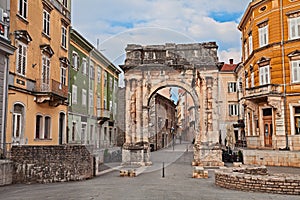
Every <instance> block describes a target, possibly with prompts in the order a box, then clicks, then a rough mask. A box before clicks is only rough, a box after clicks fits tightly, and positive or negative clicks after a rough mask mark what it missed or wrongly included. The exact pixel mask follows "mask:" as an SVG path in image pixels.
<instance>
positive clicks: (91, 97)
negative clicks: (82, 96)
mask: <svg viewBox="0 0 300 200" xmlns="http://www.w3.org/2000/svg"><path fill="white" fill-rule="evenodd" d="M89 100H90V101H89V102H90V108H93V107H94V97H93V90H90V95H89Z"/></svg>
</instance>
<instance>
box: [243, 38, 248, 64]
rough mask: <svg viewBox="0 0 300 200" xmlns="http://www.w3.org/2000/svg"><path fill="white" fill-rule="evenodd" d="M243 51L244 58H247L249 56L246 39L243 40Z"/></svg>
mask: <svg viewBox="0 0 300 200" xmlns="http://www.w3.org/2000/svg"><path fill="white" fill-rule="evenodd" d="M244 53H245V60H247V58H248V56H249V52H248V44H247V40H245V41H244Z"/></svg>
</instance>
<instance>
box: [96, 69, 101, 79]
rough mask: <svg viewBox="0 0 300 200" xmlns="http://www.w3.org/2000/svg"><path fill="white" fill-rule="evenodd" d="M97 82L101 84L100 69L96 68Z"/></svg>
mask: <svg viewBox="0 0 300 200" xmlns="http://www.w3.org/2000/svg"><path fill="white" fill-rule="evenodd" d="M97 72H98V73H97V81H98V83H100V82H101V68H100V67H98V70H97Z"/></svg>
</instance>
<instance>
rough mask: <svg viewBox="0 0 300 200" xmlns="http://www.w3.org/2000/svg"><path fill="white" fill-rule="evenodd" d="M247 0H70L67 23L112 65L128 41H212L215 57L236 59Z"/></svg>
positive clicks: (122, 58) (120, 55)
mask: <svg viewBox="0 0 300 200" xmlns="http://www.w3.org/2000/svg"><path fill="white" fill-rule="evenodd" d="M249 2H250V0H214V1H212V0H110V1H104V0H85V1H83V0H72V26H73V28H75V29H76V30H77V31H79V32H80V33H81V34H82V35H83V36H84V37H86V38H87V39H88V40H89V41H90V42H91V43H92V44H94V45H95V46H96V43H97V39H99V41H100V47H99V49H100V50H101V52H102V53H103V54H104V55H105V56H106V57H108V58H109V59H110V60H111V61H112V62H113V63H114V64H116V65H119V64H122V63H123V61H124V53H125V51H124V49H125V47H126V45H127V44H128V43H137V44H164V43H166V42H174V43H194V42H208V41H216V42H217V44H218V46H219V51H218V56H219V60H220V61H225V62H228V59H229V58H234V60H235V62H239V61H240V59H241V53H240V49H241V47H240V32H239V31H238V29H237V25H238V23H239V20H240V18H241V15H242V14H243V12H244V11H245V9H246V7H247V5H248V4H249Z"/></svg>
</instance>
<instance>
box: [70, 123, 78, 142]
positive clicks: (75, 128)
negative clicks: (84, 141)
mask: <svg viewBox="0 0 300 200" xmlns="http://www.w3.org/2000/svg"><path fill="white" fill-rule="evenodd" d="M76 130H77V124H76V122H72V135H71V139H72V141H75V136H76V132H77V131H76Z"/></svg>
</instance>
